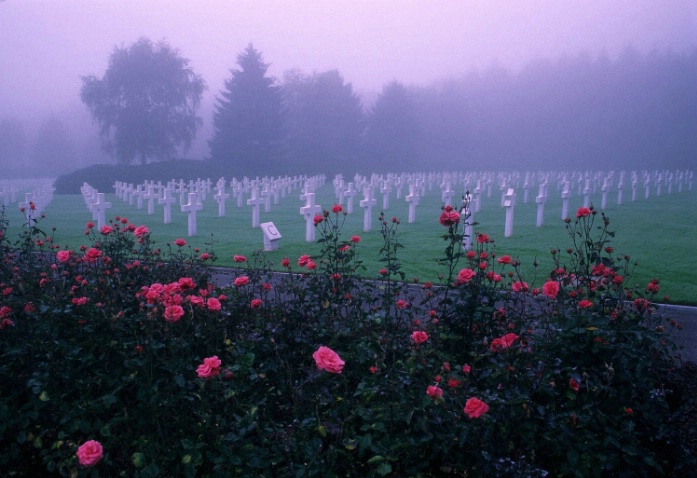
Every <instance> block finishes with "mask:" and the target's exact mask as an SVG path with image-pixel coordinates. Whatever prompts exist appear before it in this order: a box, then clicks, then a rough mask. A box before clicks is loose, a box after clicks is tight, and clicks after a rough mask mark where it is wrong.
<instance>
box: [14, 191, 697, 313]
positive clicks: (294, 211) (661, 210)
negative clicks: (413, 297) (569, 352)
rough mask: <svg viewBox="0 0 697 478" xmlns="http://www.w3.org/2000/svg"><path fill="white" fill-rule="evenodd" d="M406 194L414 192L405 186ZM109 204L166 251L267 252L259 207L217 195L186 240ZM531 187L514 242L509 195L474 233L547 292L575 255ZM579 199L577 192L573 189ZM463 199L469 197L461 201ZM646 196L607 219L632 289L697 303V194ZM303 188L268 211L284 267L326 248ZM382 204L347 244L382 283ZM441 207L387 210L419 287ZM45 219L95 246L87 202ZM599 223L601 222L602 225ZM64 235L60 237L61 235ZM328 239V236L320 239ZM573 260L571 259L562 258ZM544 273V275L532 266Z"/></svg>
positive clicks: (227, 259)
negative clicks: (307, 213)
mask: <svg viewBox="0 0 697 478" xmlns="http://www.w3.org/2000/svg"><path fill="white" fill-rule="evenodd" d="M405 190H406V188H405ZM103 192H106V193H107V195H106V196H107V200H108V201H110V202H111V203H112V208H111V209H109V210H108V211H107V215H106V217H107V222H108V220H109V218H114V217H115V216H117V215H118V216H121V217H126V218H128V220H129V221H130V222H132V223H134V224H135V225H137V226H138V225H145V226H147V227H148V228H149V229H150V230H151V232H152V237H153V239H154V240H155V242H156V243H157V244H158V245H160V246H161V247H164V246H165V245H166V244H167V243H171V242H172V241H173V240H174V239H176V238H179V237H182V238H184V239H186V240H187V242H188V243H189V245H191V246H192V247H199V248H201V249H202V250H203V249H205V248H208V249H209V250H210V249H212V250H213V251H214V252H215V253H216V254H217V256H218V261H217V262H216V263H215V264H216V265H219V266H230V265H232V256H233V255H234V254H243V255H247V256H251V255H252V254H253V253H254V252H255V251H259V250H261V249H263V237H262V232H261V230H260V229H255V228H252V225H251V224H252V209H251V207H249V206H246V198H245V202H244V204H245V205H244V206H243V207H240V208H238V207H237V206H236V201H235V200H234V199H232V198H231V199H229V200H228V201H227V202H226V215H225V217H218V205H217V203H216V202H215V200H214V199H213V194H212V193H211V194H209V195H208V197H207V198H206V201H205V203H204V209H203V211H201V212H199V213H198V221H197V222H198V236H196V237H187V218H186V215H185V214H184V213H181V212H180V210H179V205H178V204H176V205H175V206H173V208H172V223H170V224H167V225H165V224H163V209H162V207H161V206H159V205H156V207H155V214H153V215H148V214H147V207H146V206H145V205H144V207H143V208H142V209H137V207H136V205H135V204H134V205H129V204H127V203H125V202H123V201H122V200H120V199H118V198H117V197H116V196H115V195H114V194H111V193H109V192H107V191H103ZM536 192H537V189H536V188H534V190H533V188H531V190H530V197H529V201H528V203H527V204H525V203H524V201H523V191H522V189H521V190H519V191H518V197H517V204H516V208H515V219H514V226H513V235H512V236H511V237H508V238H506V237H504V222H505V209H504V208H502V207H501V206H500V201H501V199H500V193H499V192H498V191H496V190H494V191H492V195H491V197H487V196H486V194H484V195H483V197H482V203H481V210H480V211H479V212H478V213H477V214H476V217H475V221H476V222H477V223H478V225H477V226H476V227H475V231H477V232H483V233H486V234H488V235H489V236H490V237H491V238H493V239H494V240H495V246H496V253H497V254H498V255H499V256H500V255H502V254H509V255H511V256H512V257H514V258H518V259H519V260H520V261H521V264H522V269H523V273H524V276H525V279H526V281H527V282H528V284H530V285H531V286H540V285H541V284H542V283H543V282H544V280H545V276H546V275H547V274H548V273H549V271H550V270H551V269H552V267H553V261H552V258H551V255H550V252H549V251H550V249H551V248H557V249H561V250H562V251H564V250H566V248H567V247H570V246H571V241H570V238H569V235H568V232H567V230H566V228H565V224H564V222H563V221H562V219H561V208H562V201H561V198H560V192H559V191H557V190H556V187H550V188H549V200H548V201H547V204H546V206H545V213H544V225H543V226H542V227H536V225H535V223H536V218H537V204H536V203H535V198H534V196H535V193H536ZM572 192H573V193H576V191H572ZM461 193H462V192H460V194H461ZM643 193H644V191H643V189H642V188H640V189H639V190H638V191H637V200H636V201H635V202H632V201H631V189H630V188H626V190H625V191H624V201H623V204H622V205H620V206H618V205H617V193H616V192H614V191H613V192H612V193H609V194H608V199H607V207H606V208H605V210H604V212H605V213H606V215H607V216H608V217H609V218H610V229H611V230H614V231H615V232H616V236H615V238H614V239H613V242H612V246H613V247H614V248H615V253H616V254H619V255H629V256H631V258H632V261H636V263H637V266H636V269H635V271H634V274H633V276H632V277H631V279H630V284H631V285H638V286H640V287H644V286H645V285H646V284H647V283H648V282H649V281H650V280H651V279H652V278H654V277H655V278H657V279H659V280H660V287H661V295H663V294H665V295H668V296H669V297H670V302H672V303H679V304H687V305H697V189H694V188H693V190H692V191H688V190H687V187H684V188H683V191H682V192H680V193H678V192H677V188H673V192H672V194H666V193H665V188H664V193H663V194H662V195H661V196H659V197H656V196H655V190H653V189H652V191H651V197H650V198H649V199H648V200H646V199H644V194H643ZM299 196H300V191H298V190H296V191H293V192H292V193H291V194H289V195H288V196H287V197H286V198H282V199H281V200H280V203H279V204H278V205H274V204H273V203H272V205H271V211H270V212H268V213H265V212H264V211H263V207H262V209H261V213H260V220H261V222H273V223H274V224H275V225H276V227H277V229H278V230H279V232H280V233H281V235H282V236H283V238H282V240H281V242H280V247H279V249H278V250H277V251H273V252H265V253H264V254H265V256H266V257H267V258H268V260H269V261H270V262H271V263H273V264H274V267H279V268H280V266H279V263H280V261H281V259H282V258H283V257H288V258H290V259H291V260H293V261H295V260H296V259H297V258H298V257H299V256H300V255H301V254H316V253H318V252H319V250H320V245H319V244H316V243H311V242H306V241H305V221H304V219H303V217H302V215H301V214H300V212H299V209H300V207H301V206H302V205H304V202H301V201H300V199H299ZM335 201H336V198H335V196H334V194H333V187H332V186H331V183H330V182H328V184H327V185H325V186H324V187H322V188H320V189H319V190H318V191H317V201H316V202H317V204H320V205H322V207H323V208H324V209H331V206H332V205H333V204H334V203H335ZM377 203H378V207H376V208H374V209H373V214H372V217H373V219H372V231H370V232H363V209H362V208H360V207H359V206H358V197H356V198H355V201H354V210H353V214H350V215H348V216H346V219H345V223H344V224H343V229H342V231H341V233H342V237H344V238H345V239H346V240H348V239H349V238H350V237H351V235H353V234H358V235H360V236H361V239H362V240H361V243H360V244H359V248H358V251H359V255H360V259H361V260H362V261H363V264H364V266H365V270H364V271H363V272H362V274H363V275H364V276H365V277H369V278H372V277H376V276H377V273H378V270H379V269H380V268H381V267H382V266H381V265H380V262H379V255H378V252H379V250H380V247H381V245H382V235H381V234H380V227H379V224H378V215H379V214H380V211H381V206H382V196H381V195H378V197H377ZM582 203H583V198H582V197H581V196H572V198H571V200H570V203H569V214H570V215H571V216H572V217H573V216H574V215H575V211H576V209H577V208H578V207H580V206H581V205H582ZM591 203H592V204H593V205H594V206H596V207H597V208H599V206H600V203H601V193H600V190H599V189H598V192H597V193H596V194H593V195H591ZM440 208H441V193H440V189H438V188H434V189H433V190H432V191H428V192H427V195H426V196H424V197H422V198H421V201H420V204H419V206H418V207H417V209H416V221H415V222H414V223H412V224H408V223H407V218H408V204H407V203H406V201H405V200H404V198H403V197H402V198H400V199H396V197H395V192H394V191H393V192H392V194H391V197H390V204H389V207H388V209H387V210H386V211H385V215H386V217H388V218H392V217H393V216H394V217H397V218H399V220H400V221H401V224H400V225H399V240H400V242H401V243H402V244H403V245H404V248H403V249H401V250H400V256H399V259H400V260H401V263H402V270H403V271H404V273H405V274H406V277H407V278H408V279H409V280H411V279H412V278H414V277H418V279H419V280H420V281H422V282H423V281H433V282H435V283H437V282H439V280H438V276H439V274H441V273H443V274H444V273H445V268H444V267H443V266H440V265H438V264H437V259H438V258H440V257H442V256H443V250H444V248H445V245H446V243H445V242H444V240H443V239H442V236H443V234H444V232H445V230H446V229H445V228H444V227H442V226H441V225H440V224H439V223H438V216H439V215H440ZM45 214H46V218H45V219H44V220H42V221H41V223H40V226H41V228H42V229H43V230H44V231H45V232H46V233H48V234H53V235H54V239H55V242H56V243H58V244H60V245H61V246H62V247H66V248H71V249H77V248H78V247H79V246H81V245H87V244H89V241H88V239H87V238H86V236H85V234H84V232H85V224H86V223H87V222H88V221H90V220H92V217H91V214H90V212H89V211H88V209H87V207H86V206H85V203H84V201H83V198H82V196H80V195H57V196H55V197H54V199H53V201H52V202H51V203H50V205H49V206H48V207H47V208H46V210H45ZM6 216H7V217H8V218H9V219H10V230H9V235H10V239H11V240H14V238H16V237H17V233H18V232H19V230H20V229H21V227H22V223H23V216H22V215H21V213H20V211H19V207H18V206H17V205H16V204H14V205H11V206H8V207H7V208H6ZM597 224H598V225H599V224H601V221H600V218H598V220H597ZM53 228H55V231H52V229H53ZM318 238H319V236H318ZM564 257H565V254H562V258H564ZM535 260H537V261H538V262H539V267H538V268H537V273H536V275H535V268H534V267H533V262H534V261H535Z"/></svg>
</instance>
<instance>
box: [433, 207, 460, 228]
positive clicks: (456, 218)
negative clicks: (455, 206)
mask: <svg viewBox="0 0 697 478" xmlns="http://www.w3.org/2000/svg"><path fill="white" fill-rule="evenodd" d="M448 208H450V210H448ZM438 221H439V222H440V223H441V224H442V225H443V226H446V227H448V226H452V225H454V224H457V223H458V222H460V213H459V212H457V211H453V210H452V208H451V207H450V206H446V208H445V210H444V211H443V212H442V213H441V215H440V218H438Z"/></svg>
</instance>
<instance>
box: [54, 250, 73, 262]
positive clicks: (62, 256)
mask: <svg viewBox="0 0 697 478" xmlns="http://www.w3.org/2000/svg"><path fill="white" fill-rule="evenodd" d="M56 259H58V262H68V261H69V260H70V251H58V252H57V253H56Z"/></svg>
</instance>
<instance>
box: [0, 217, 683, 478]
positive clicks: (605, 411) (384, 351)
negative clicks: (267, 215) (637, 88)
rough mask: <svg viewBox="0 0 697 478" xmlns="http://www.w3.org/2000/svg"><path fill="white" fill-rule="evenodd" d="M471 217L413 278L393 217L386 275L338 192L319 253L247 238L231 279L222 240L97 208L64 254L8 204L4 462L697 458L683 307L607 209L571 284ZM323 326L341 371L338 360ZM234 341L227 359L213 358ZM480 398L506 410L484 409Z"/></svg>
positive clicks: (562, 262) (447, 220)
mask: <svg viewBox="0 0 697 478" xmlns="http://www.w3.org/2000/svg"><path fill="white" fill-rule="evenodd" d="M444 212H448V213H449V212H452V211H447V210H446V211H444ZM455 216H457V212H456V214H455V215H446V216H443V218H442V220H441V223H442V224H443V226H445V227H444V229H443V231H445V232H444V239H445V242H446V248H445V252H444V254H443V256H442V257H441V259H440V262H441V263H442V265H443V266H444V267H445V268H446V271H447V272H446V276H447V277H446V278H445V280H444V281H443V283H441V284H430V283H423V284H420V283H418V281H414V283H412V284H408V283H404V282H401V281H397V280H395V279H396V278H399V277H400V272H401V271H400V260H399V255H400V254H402V253H403V251H402V249H403V248H402V246H401V244H400V243H399V240H398V239H399V237H398V236H399V220H398V219H396V218H395V219H394V220H391V219H390V220H388V219H386V218H385V217H384V216H382V217H381V233H382V237H383V239H384V245H383V247H382V248H381V256H382V258H383V259H384V260H383V261H382V262H383V263H384V265H385V271H384V272H381V273H379V274H378V275H377V277H371V278H370V279H372V280H365V279H366V278H365V277H363V276H361V274H360V273H361V271H362V263H361V260H360V254H361V253H364V252H363V251H362V249H361V248H362V241H361V239H360V237H359V236H357V235H356V236H351V237H350V238H349V239H344V238H343V237H342V234H341V232H342V231H341V230H342V227H343V226H344V224H345V222H344V221H345V219H346V215H345V214H344V212H343V211H342V208H340V207H338V206H337V207H333V208H332V211H331V212H330V211H326V212H324V213H323V214H321V215H319V216H318V217H316V218H315V223H316V226H317V232H318V234H319V236H320V238H319V240H318V242H319V245H320V246H321V252H320V253H319V254H317V255H315V256H313V257H310V256H303V257H301V258H300V259H299V260H297V261H296V260H295V259H293V260H292V261H291V260H286V261H284V262H283V267H284V268H285V270H286V271H287V272H289V273H288V274H281V275H279V274H274V273H272V272H271V271H270V269H269V264H268V263H267V262H266V260H265V259H264V257H263V256H262V254H261V253H260V254H256V255H254V256H253V257H249V258H245V257H236V258H235V261H236V264H237V266H238V268H237V269H236V270H235V271H234V276H235V282H234V283H233V284H230V285H229V286H225V287H222V288H216V287H214V286H213V285H212V284H211V280H210V279H211V278H210V272H211V271H210V270H209V269H208V267H207V264H208V262H209V261H210V260H211V259H213V258H214V256H213V255H212V251H198V250H196V249H194V248H192V247H191V246H189V245H187V244H185V243H184V242H182V241H181V240H179V241H176V242H174V243H172V244H166V245H165V246H164V247H157V245H156V244H155V243H154V242H153V240H152V238H151V237H150V234H149V233H148V232H145V231H143V230H142V229H139V228H135V225H132V224H129V223H128V221H126V220H116V219H114V220H112V221H111V222H110V227H111V228H112V230H108V231H95V230H94V229H93V228H92V227H90V226H89V225H88V231H87V232H88V235H87V238H88V240H89V241H90V245H89V246H85V247H84V248H81V249H80V250H73V251H70V252H69V253H66V252H61V255H60V256H59V255H58V254H57V249H60V248H56V247H53V246H52V240H51V238H50V236H46V234H44V232H43V231H41V229H40V221H37V220H35V219H34V218H30V222H29V223H30V226H29V227H27V228H26V229H25V231H24V232H23V233H22V234H21V236H20V238H19V240H18V241H17V242H15V243H11V242H10V241H9V240H8V239H7V237H6V236H5V235H4V231H5V229H6V227H7V223H6V221H5V220H4V216H0V232H3V235H2V236H1V237H2V241H0V252H1V253H2V254H3V259H4V260H3V261H2V262H0V274H1V276H0V277H2V278H3V279H2V290H0V292H1V293H2V299H0V300H2V302H0V304H2V305H0V307H1V308H0V315H1V317H0V320H2V322H1V323H0V337H1V338H2V341H0V391H1V392H2V393H0V418H1V420H0V450H2V451H1V452H0V469H2V470H3V472H4V473H5V474H6V475H7V476H97V475H99V476H119V475H125V476H135V477H154V476H210V477H215V476H249V477H252V476H318V477H325V476H352V477H366V476H389V475H392V476H424V477H426V476H449V475H453V476H465V475H466V476H469V477H492V476H494V477H495V476H500V477H544V476H555V477H557V476H559V477H594V476H597V477H622V476H644V477H653V476H670V477H689V476H691V475H690V473H691V472H692V470H693V469H694V466H695V459H694V457H693V456H691V455H690V453H689V450H688V449H687V448H686V446H685V444H684V443H683V442H681V441H680V437H681V435H679V434H678V430H677V427H676V426H675V423H676V421H680V420H681V419H682V418H683V417H685V416H686V413H688V412H689V409H688V408H687V407H690V406H692V403H691V402H689V401H682V400H680V398H681V397H680V396H679V395H676V391H675V390H673V387H672V386H671V383H670V379H671V377H673V376H674V375H675V373H676V369H677V365H678V364H677V363H676V362H675V361H674V360H673V359H672V358H671V354H672V353H673V352H674V348H673V346H672V342H671V339H670V335H669V333H668V332H669V331H670V330H673V329H675V328H676V324H674V323H672V322H671V321H667V320H665V319H664V318H663V317H662V316H661V314H660V309H659V308H658V305H657V304H656V302H655V295H656V294H655V292H652V291H651V290H648V289H650V288H651V287H650V286H647V287H646V289H647V290H632V289H630V288H628V287H626V282H625V280H624V274H626V273H627V269H626V268H627V264H626V263H625V261H623V260H615V259H613V257H612V254H611V252H612V251H609V249H608V247H610V246H609V245H608V244H609V243H610V242H609V241H610V240H611V238H612V231H610V230H609V229H608V225H609V221H608V220H606V218H602V220H601V219H600V218H601V217H602V216H597V215H596V214H595V213H594V212H593V211H589V213H588V215H585V216H582V217H580V218H579V219H578V220H576V221H569V223H568V232H569V236H570V238H571V239H572V243H573V244H572V245H571V246H570V247H569V249H568V252H566V253H562V252H558V251H555V253H554V255H555V256H556V257H557V258H558V259H559V260H558V263H557V264H555V266H556V267H555V268H554V270H553V271H552V272H550V274H549V275H548V279H547V282H549V283H554V284H557V285H558V291H557V292H556V293H550V292H549V291H548V290H547V289H546V288H544V287H543V291H542V292H541V291H539V290H526V288H525V285H524V280H523V277H522V276H521V272H520V266H519V264H518V262H517V261H516V260H515V259H511V258H510V257H507V256H505V255H500V254H497V251H496V250H495V248H494V244H493V242H492V241H491V240H490V239H489V238H488V237H486V236H483V235H482V236H479V237H478V238H477V239H476V240H475V241H474V244H475V246H474V249H473V250H472V251H471V253H470V252H469V251H468V252H465V251H461V249H460V244H461V241H462V233H461V222H460V221H456V220H455V219H454V217H455ZM596 219H598V220H597V221H596ZM598 223H600V224H598ZM608 251H609V252H608ZM97 255H99V257H98V258H97V259H95V260H91V259H90V257H92V258H95V257H96V256H97ZM27 259H30V260H27ZM296 264H297V265H296ZM482 264H484V265H482ZM457 269H460V271H459V272H457ZM468 270H470V271H471V272H470V273H467V271H468ZM192 283H193V284H195V285H194V286H192V285H191V284H192ZM167 291H169V292H167ZM628 298H631V299H632V300H631V301H627V300H625V299H628ZM213 299H216V300H217V301H220V304H221V307H220V308H219V309H218V307H217V306H216V302H215V301H213ZM173 304H177V305H179V306H180V307H181V312H182V316H181V317H178V318H177V319H176V320H174V319H173V318H172V316H171V315H168V314H170V311H169V307H170V306H172V305H173ZM415 332H418V333H419V334H421V335H419V334H415ZM423 334H426V336H424V335H423ZM320 346H325V347H329V348H331V349H332V350H333V351H335V352H336V353H337V354H339V356H340V357H341V359H342V360H343V361H344V362H345V364H344V366H343V368H342V369H341V373H330V372H328V371H325V370H323V369H321V368H319V367H318V365H319V363H317V362H315V360H313V352H315V351H316V350H318V348H319V347H320ZM213 356H216V357H217V358H218V359H219V360H220V361H221V363H220V366H219V367H214V370H212V369H210V368H209V369H205V368H204V369H203V370H202V374H203V375H208V377H207V378H206V377H200V376H197V368H198V367H199V366H200V365H203V364H204V363H205V362H204V359H207V358H212V357H213ZM206 370H209V371H210V373H209V372H207V371H206ZM334 372H337V370H334ZM437 391H440V392H441V393H436V392H437ZM473 398H476V399H479V400H481V401H483V402H484V403H486V404H487V405H488V407H489V408H488V411H486V412H485V413H483V414H481V415H480V416H476V417H475V416H471V413H467V412H466V411H465V410H468V409H467V408H466V404H467V403H468V402H469V401H470V400H471V399H473ZM87 440H98V441H99V442H100V443H101V444H102V446H103V448H104V457H103V458H102V459H101V461H100V462H99V463H97V464H96V465H94V466H93V467H91V468H87V467H83V466H80V465H79V464H78V461H77V458H76V456H75V452H76V450H77V448H78V446H79V445H80V444H82V443H84V442H85V441H87Z"/></svg>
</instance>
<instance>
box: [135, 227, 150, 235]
mask: <svg viewBox="0 0 697 478" xmlns="http://www.w3.org/2000/svg"><path fill="white" fill-rule="evenodd" d="M149 232H150V230H149V229H148V228H147V227H145V226H138V227H136V228H135V230H134V231H133V235H134V236H136V237H143V236H144V235H146V234H148V233H149Z"/></svg>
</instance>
